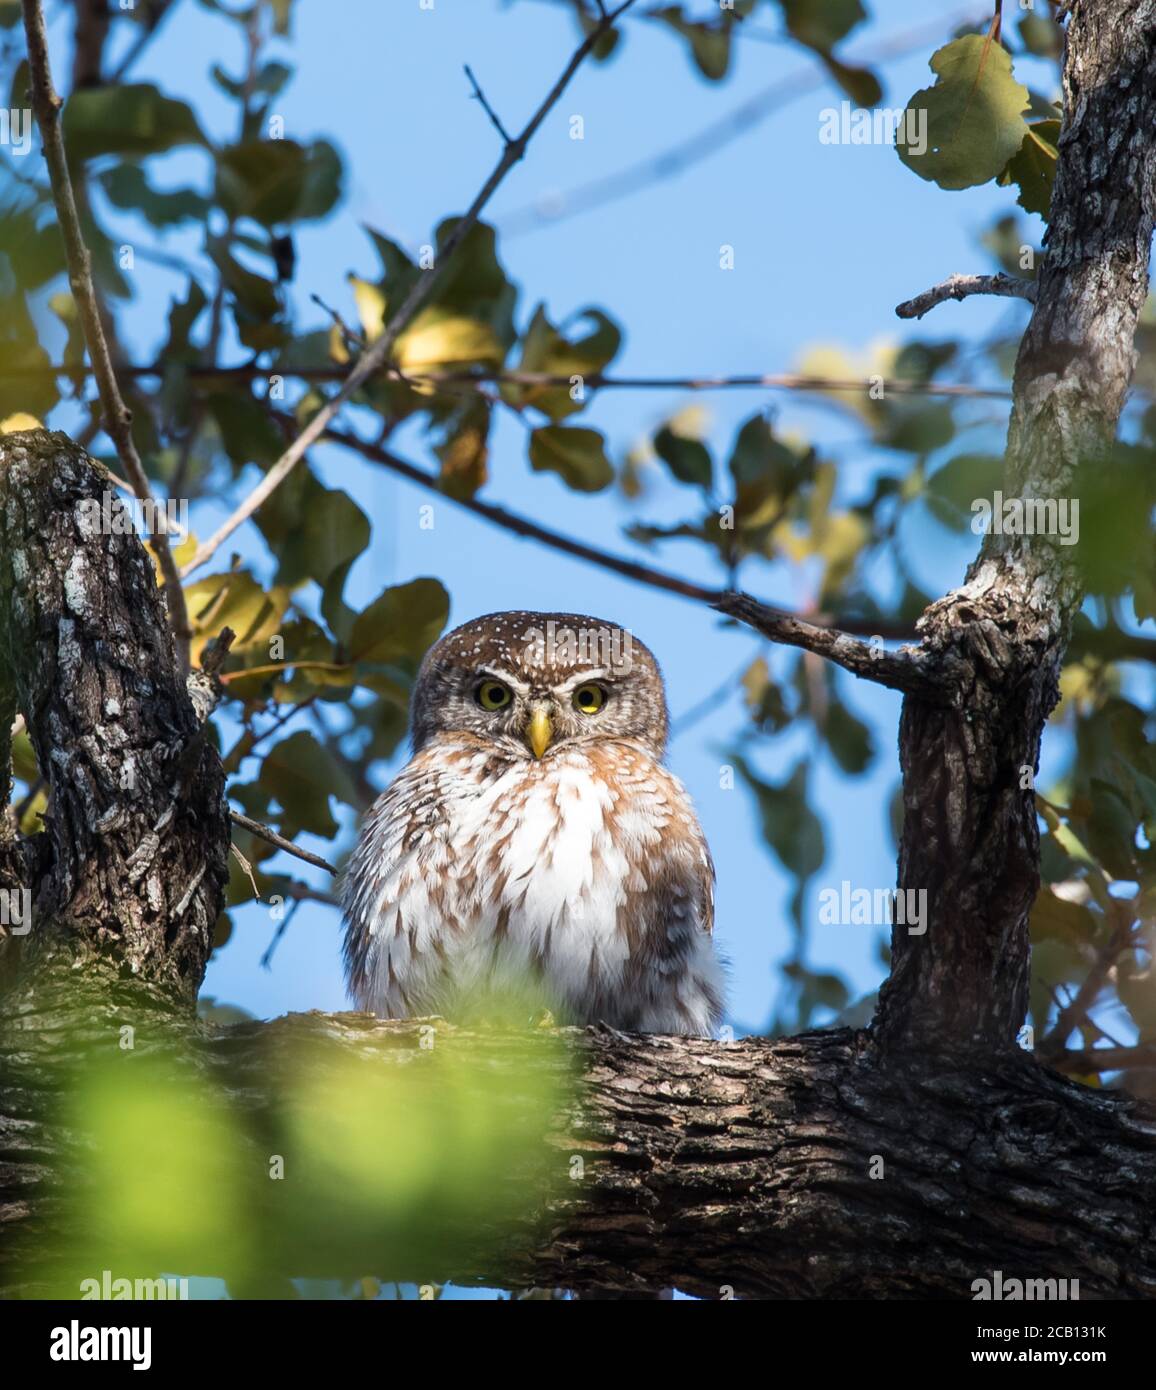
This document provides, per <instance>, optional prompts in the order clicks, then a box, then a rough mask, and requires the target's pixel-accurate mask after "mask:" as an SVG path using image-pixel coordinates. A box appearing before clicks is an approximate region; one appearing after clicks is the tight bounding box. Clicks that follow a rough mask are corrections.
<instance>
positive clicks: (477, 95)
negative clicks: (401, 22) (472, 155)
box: [465, 10, 606, 145]
mask: <svg viewBox="0 0 1156 1390" xmlns="http://www.w3.org/2000/svg"><path fill="white" fill-rule="evenodd" d="M605 13H606V12H605V10H604V11H603V16H605ZM465 69H466V76H467V77H468V78H469V80H470V86H471V87H472V88H473V89H474V99H475V100H476V101H478V102H480V103H481V107H482V110H483V111H484V112H485V113H486V115H487V116H489V118H490V124H491V125H492V126H493V127H494V129H495V130H496V131H497V132H498V134H499V135H500V136H501V137H502V140H503V141H504V142H505V143H506V144H507V145H509V144H512V143H513V142H512V141H511V139H510V135H509V132H508V131H507V130H506V127H505V126H504V125H503V124H502V121H501V117H500V116H499V115H498V113H497V112H496V111H495V110H494V108H493V107H492V106H491V105H490V103H489V102H488V101H487V100H486V94H485V92H483V91H482V88H481V85H480V83H479V82H478V79H477V78H476V77H475V76H474V74H473V70H472V68H471V67H470V65H469V63H467V64H466V65H465Z"/></svg>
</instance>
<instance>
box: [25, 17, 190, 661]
mask: <svg viewBox="0 0 1156 1390" xmlns="http://www.w3.org/2000/svg"><path fill="white" fill-rule="evenodd" d="M23 7H24V32H25V35H26V36H27V40H28V66H29V71H30V74H31V82H32V106H33V109H34V111H35V112H36V123H37V125H39V127H40V137H41V140H42V141H43V144H44V158H45V160H46V162H47V164H48V177H49V180H50V182H51V184H52V201H53V203H54V205H55V207H56V215H57V218H58V219H59V221H60V234H61V237H62V238H63V240H64V252H65V258H66V260H67V262H68V284H69V288H70V289H71V290H72V297H73V298H74V299H75V300H76V307H77V311H78V313H79V315H80V322H81V327H82V328H83V330H84V341H85V343H86V344H87V346H88V353H89V356H90V357H91V359H92V368H93V374H94V375H95V377H96V383H97V388H98V390H99V392H100V403H101V409H102V411H103V414H104V427H105V429H106V430H107V432H108V436H109V438H110V439H111V440H112V442H113V444H114V445H115V447H116V452H117V455H118V457H119V458H120V460H121V463H122V464H123V465H124V470H125V473H126V474H127V476H128V480H129V482H130V483H131V484H132V487H133V491H134V492H135V493H136V495H137V497H138V498H140V500H141V501H142V502H147V503H152V501H153V497H152V490H151V489H150V487H149V481H148V477H147V475H146V473H145V471H144V466H143V465H142V463H141V460H140V454H139V453H138V452H137V447H136V443H135V441H134V440H133V437H132V411H130V410H129V408H128V406H126V405H125V403H124V398H123V396H122V395H121V393H120V387H119V386H118V385H117V380H116V372H115V370H114V369H113V365H112V358H111V356H110V355H109V350H108V341H107V339H106V337H105V332H104V326H103V324H102V322H101V315H100V304H99V302H98V300H97V295H96V287H95V286H94V284H93V280H92V260H91V257H90V256H89V254H88V248H87V247H86V246H85V244H84V237H83V235H82V233H81V228H80V216H79V213H78V212H77V206H76V198H75V196H74V193H73V188H72V179H71V176H70V175H69V172H68V157H67V154H66V152H65V148H64V135H63V132H62V130H61V125H60V111H61V107H62V105H63V102H62V101H61V99H60V97H59V96H58V95H57V93H56V89H55V88H54V87H53V85H52V70H51V67H50V65H49V60H48V35H47V32H46V30H45V26H44V12H43V10H42V8H41V5H40V0H23ZM149 512H150V530H151V532H152V543H153V547H154V549H155V551H156V555H157V563H158V564H159V565H160V569H161V574H162V576H163V577H164V583H165V597H166V599H167V600H168V608H169V621H170V623H171V624H172V629H173V634H174V636H175V638H176V647H177V657H178V660H179V662H180V664H181V669H182V671H186V672H187V671H188V666H189V640H190V637H191V636H192V633H191V630H190V627H189V614H188V608H187V605H186V603H185V595H184V591H183V590H182V588H181V580H180V575H179V574H178V573H177V565H176V561H175V560H174V558H173V554H172V549H171V548H170V546H169V538H168V532H167V529H166V526H165V522H164V519H163V513H161V512H160V511H158V509H157V508H156V507H155V506H150V508H149Z"/></svg>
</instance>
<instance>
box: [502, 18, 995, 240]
mask: <svg viewBox="0 0 1156 1390" xmlns="http://www.w3.org/2000/svg"><path fill="white" fill-rule="evenodd" d="M645 17H646V12H645V11H643V12H641V13H640V15H639V18H645ZM977 18H978V16H977V13H976V7H975V6H974V5H971V6H968V7H967V8H966V9H963V10H959V11H957V12H956V13H955V14H953V15H942V14H940V15H937V16H936V18H935V19H934V20H933V21H932V22H931V23H930V24H923V25H920V26H919V27H917V28H914V29H907V30H904V31H903V32H902V33H900V34H896V35H894V36H893V37H892V38H890V39H887V40H885V41H884V42H883V43H881V44H878V45H876V46H875V47H872V48H868V49H865V50H864V51H863V53H862V54H861V55H858V56H856V57H855V58H854V59H853V60H852V61H854V62H855V63H863V64H869V63H878V62H882V61H884V60H885V59H887V58H898V57H902V56H904V55H905V54H908V53H913V52H918V51H920V50H921V49H923V48H924V47H925V46H926V45H927V44H928V43H929V42H931V41H932V40H934V41H936V42H942V36H943V35H944V34H945V33H949V32H950V31H951V30H952V29H953V28H955V27H956V26H957V25H959V24H963V23H966V22H968V21H969V20H970V21H974V20H976V19H977ZM734 32H735V33H736V34H740V35H741V34H747V33H753V31H752V30H751V28H750V21H749V20H747V21H746V22H745V23H743V24H740V25H738V26H737V27H736V28H735V30H734ZM832 80H833V79H832V75H831V72H830V70H829V69H828V68H826V67H823V66H821V65H820V64H819V63H813V64H811V65H809V66H808V67H803V68H799V69H798V70H797V71H795V72H792V73H789V74H788V75H787V76H786V77H785V78H782V79H780V80H779V81H777V82H772V83H771V84H770V85H769V86H767V87H764V88H763V89H762V91H759V92H756V93H755V94H754V95H753V96H751V97H748V98H747V99H746V100H745V101H743V102H740V103H739V105H738V106H736V107H733V108H732V109H731V110H729V111H727V112H726V113H725V114H724V115H722V116H720V117H718V119H717V120H714V121H711V122H710V123H709V124H708V125H706V126H704V127H703V128H702V129H701V130H698V131H696V132H695V133H694V134H693V135H691V136H688V137H687V138H686V139H683V140H679V141H677V142H676V143H675V144H673V145H668V146H667V147H666V148H665V149H664V150H660V151H659V152H658V153H657V154H653V155H648V156H647V157H646V158H645V159H642V160H638V161H637V162H636V163H634V164H630V165H628V166H627V167H626V168H624V169H619V170H618V171H617V172H615V173H613V174H609V175H607V176H605V177H603V178H599V179H594V180H592V181H591V182H589V183H584V184H580V185H579V186H578V187H577V188H572V189H570V190H569V191H568V192H561V193H556V192H552V193H550V194H548V195H546V196H543V197H540V198H537V199H536V200H535V201H534V202H533V203H531V204H529V205H528V206H525V207H521V208H518V209H516V210H515V211H514V212H512V213H510V214H509V216H507V217H504V218H502V220H501V222H500V223H499V230H500V231H501V233H502V235H503V236H504V237H514V236H520V235H522V233H524V232H533V231H538V230H539V229H541V228H543V227H548V226H552V225H553V224H554V223H555V222H560V221H562V220H563V219H564V218H567V217H575V216H577V215H578V214H579V213H583V212H590V211H591V210H592V209H594V208H599V207H604V206H605V205H606V204H607V203H612V202H615V201H617V200H618V199H619V198H630V197H633V196H634V195H635V194H637V193H639V192H641V191H642V190H644V189H647V188H652V187H653V186H654V185H655V184H658V183H663V182H665V180H667V179H671V178H676V177H678V175H680V174H682V173H684V172H685V171H686V170H687V169H689V168H691V167H693V166H694V165H695V164H699V163H702V162H704V161H705V160H708V159H712V158H713V157H714V156H715V155H716V154H718V152H719V151H720V150H723V149H725V148H726V147H727V146H728V145H730V144H731V143H732V142H733V141H735V140H738V139H741V138H742V136H744V135H746V134H748V133H749V132H750V131H751V130H753V129H754V128H755V127H756V126H757V125H759V123H760V122H762V121H764V120H766V118H767V117H768V116H772V115H774V113H775V112H776V111H778V110H780V109H781V108H782V107H784V106H786V105H787V103H788V102H790V101H792V100H794V98H795V97H799V96H805V95H806V94H807V93H808V92H813V91H815V90H816V89H817V88H820V87H823V86H825V85H826V84H827V83H828V82H831V81H832Z"/></svg>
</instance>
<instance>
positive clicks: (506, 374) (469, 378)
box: [4, 301, 1144, 401]
mask: <svg viewBox="0 0 1156 1390" xmlns="http://www.w3.org/2000/svg"><path fill="white" fill-rule="evenodd" d="M318 302H320V301H318ZM326 312H327V313H332V312H333V311H332V310H329V309H328V308H327V309H326ZM354 337H356V335H354ZM84 370H86V369H85V368H83V367H66V366H64V365H60V366H54V367H39V366H21V365H20V364H13V365H12V366H11V367H5V369H4V374H5V376H6V377H15V378H20V379H33V380H35V379H37V378H42V377H53V376H75V375H76V374H77V372H78V371H80V372H83V371H84ZM120 370H121V373H122V375H124V376H129V377H142V376H156V377H161V376H164V375H165V365H164V363H163V362H156V363H150V364H148V365H140V366H131V367H122V368H121V369H120ZM270 371H276V372H278V373H280V375H282V376H286V377H292V378H294V379H295V380H297V381H308V382H326V381H344V380H345V375H346V372H345V369H344V368H343V367H295V366H291V365H284V366H282V365H281V364H280V363H277V364H275V365H274V366H273V367H269V366H261V365H260V364H258V363H254V362H245V363H238V364H236V365H233V366H229V367H214V366H210V365H207V364H204V363H189V364H188V365H187V366H182V368H181V372H182V375H183V376H184V377H185V378H187V379H188V380H190V381H254V380H262V381H264V380H267V379H268V377H269V373H270ZM381 374H382V375H383V376H386V377H390V378H393V379H395V380H397V381H406V382H413V383H416V384H418V385H422V386H425V385H430V386H441V385H453V384H455V383H458V382H464V383H466V384H481V383H488V382H496V383H498V384H501V385H509V386H548V387H559V386H560V387H565V388H567V389H568V388H570V387H571V386H573V384H574V378H573V377H572V376H562V375H559V374H557V373H555V372H531V371H521V370H519V369H517V368H510V367H458V368H452V369H446V370H444V371H427V372H414V371H408V372H402V371H401V370H400V369H399V368H398V367H396V366H393V365H386V366H383V367H382V369H381ZM582 384H583V386H584V387H585V388H586V389H587V390H588V391H731V390H741V391H751V390H757V391H802V392H811V391H813V392H816V393H819V394H826V393H829V392H844V391H846V392H848V393H851V394H855V395H862V394H863V393H864V392H865V391H867V390H868V389H869V388H872V387H877V388H878V390H879V392H880V393H881V394H882V396H884V397H887V396H891V395H894V396H953V397H959V398H960V399H964V400H997V401H1006V400H1011V394H1012V393H1011V391H1010V390H1009V389H1008V388H1007V387H1003V386H972V385H970V384H969V383H967V382H937V381H905V380H904V379H903V378H901V377H894V378H890V379H889V378H886V377H881V378H878V379H876V378H874V377H873V378H872V379H871V380H870V381H869V380H867V379H866V378H863V377H833V376H813V375H809V374H806V373H802V372H768V373H757V372H740V373H738V374H736V375H734V376H704V375H701V374H697V375H689V376H686V375H684V376H616V375H614V374H613V373H608V372H591V373H589V375H587V376H584V377H583V378H582ZM1135 394H1137V395H1143V394H1144V389H1143V387H1137V388H1136V390H1135Z"/></svg>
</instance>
